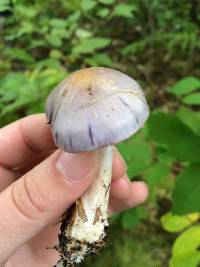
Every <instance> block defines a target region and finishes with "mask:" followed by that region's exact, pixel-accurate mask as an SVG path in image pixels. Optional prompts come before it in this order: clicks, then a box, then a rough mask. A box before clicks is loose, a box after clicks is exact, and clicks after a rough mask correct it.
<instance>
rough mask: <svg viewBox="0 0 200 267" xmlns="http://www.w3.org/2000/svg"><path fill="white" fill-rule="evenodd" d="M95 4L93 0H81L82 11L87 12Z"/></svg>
mask: <svg viewBox="0 0 200 267" xmlns="http://www.w3.org/2000/svg"><path fill="white" fill-rule="evenodd" d="M96 5H97V2H95V1H93V0H82V1H81V8H82V10H83V11H85V12H88V11H90V10H91V9H93V8H94V7H95V6H96Z"/></svg>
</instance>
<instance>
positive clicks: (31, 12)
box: [15, 4, 37, 18]
mask: <svg viewBox="0 0 200 267" xmlns="http://www.w3.org/2000/svg"><path fill="white" fill-rule="evenodd" d="M15 9H16V11H17V12H19V13H20V15H21V16H22V17H26V18H33V17H35V16H36V14H37V9H36V8H35V7H33V6H31V5H22V4H18V5H16V6H15Z"/></svg>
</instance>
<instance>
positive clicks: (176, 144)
mask: <svg viewBox="0 0 200 267" xmlns="http://www.w3.org/2000/svg"><path fill="white" fill-rule="evenodd" d="M148 127H149V137H150V138H151V139H152V140H154V141H156V142H158V143H160V144H163V145H166V146H167V148H168V150H169V153H170V154H171V155H172V156H174V157H176V158H177V159H179V160H184V161H192V162H200V149H197V148H199V147H200V137H199V136H198V135H197V134H195V133H194V132H193V131H192V130H191V129H190V128H189V127H188V126H186V125H185V124H184V123H183V122H182V121H181V120H180V119H179V118H178V117H177V116H175V115H173V114H167V113H162V112H155V113H152V114H151V116H150V118H149V120H148Z"/></svg>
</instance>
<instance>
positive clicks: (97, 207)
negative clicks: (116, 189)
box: [56, 146, 113, 267]
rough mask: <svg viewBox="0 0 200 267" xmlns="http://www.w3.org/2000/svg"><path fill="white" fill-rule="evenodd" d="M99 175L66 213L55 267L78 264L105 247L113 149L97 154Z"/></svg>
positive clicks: (110, 147)
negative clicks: (59, 256) (58, 258)
mask: <svg viewBox="0 0 200 267" xmlns="http://www.w3.org/2000/svg"><path fill="white" fill-rule="evenodd" d="M97 153H98V157H99V174H98V176H97V178H96V179H95V180H94V182H93V183H92V185H91V186H90V188H89V189H88V190H87V192H85V193H84V195H82V197H81V198H79V199H78V200H77V201H76V203H75V204H74V205H73V206H72V208H71V209H70V210H69V212H68V213H67V215H66V217H65V219H64V220H63V222H62V225H61V234H60V236H59V247H58V250H59V252H60V254H61V257H62V259H61V261H60V262H59V263H58V264H57V265H56V267H62V266H72V265H73V264H77V263H80V262H81V261H82V260H83V259H84V258H85V256H87V255H89V254H90V253H97V252H98V251H99V250H100V249H101V248H102V247H103V246H104V245H105V239H106V232H107V231H106V230H107V228H108V226H109V218H108V202H109V192H110V185H111V175H112V162H113V147H112V146H107V147H104V148H101V149H99V150H98V151H97Z"/></svg>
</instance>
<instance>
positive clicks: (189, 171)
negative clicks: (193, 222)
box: [173, 164, 200, 214]
mask: <svg viewBox="0 0 200 267" xmlns="http://www.w3.org/2000/svg"><path fill="white" fill-rule="evenodd" d="M199 174H200V165H199V164H191V165H190V166H188V167H186V168H185V169H184V170H183V171H182V172H181V173H180V174H179V175H178V176H177V177H176V183H175V189H174V192H173V203H174V204H173V212H174V213H176V214H187V213H191V212H198V211H200V203H199V195H200V175H199Z"/></svg>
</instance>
